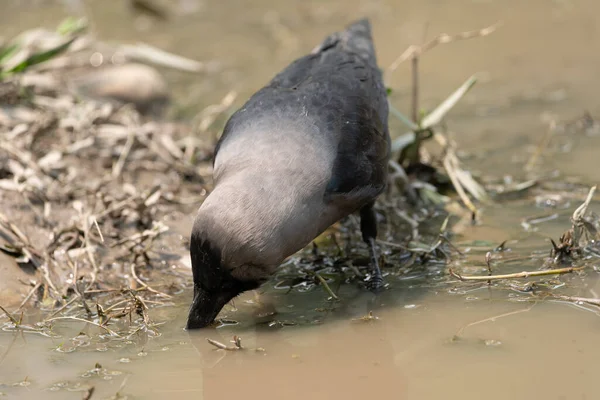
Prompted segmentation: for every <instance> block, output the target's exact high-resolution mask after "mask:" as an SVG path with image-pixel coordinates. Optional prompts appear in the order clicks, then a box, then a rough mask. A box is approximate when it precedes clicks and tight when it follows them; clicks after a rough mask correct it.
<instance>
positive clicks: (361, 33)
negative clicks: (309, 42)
mask: <svg viewBox="0 0 600 400" xmlns="http://www.w3.org/2000/svg"><path fill="white" fill-rule="evenodd" d="M338 45H341V46H342V47H343V48H344V49H345V50H346V51H350V52H352V53H356V54H358V55H359V56H361V57H362V58H364V59H365V60H367V61H369V62H371V63H373V64H375V65H376V64H377V58H376V55H375V46H374V45H373V38H372V36H371V23H370V22H369V20H368V19H367V18H363V19H359V20H357V21H354V22H353V23H351V24H349V25H348V26H346V29H345V30H343V31H341V32H336V33H334V34H332V35H330V36H328V37H327V38H326V39H325V40H324V41H323V43H321V44H320V45H319V46H318V47H317V48H316V49H315V50H313V53H317V52H320V51H324V50H326V49H328V48H331V47H335V46H338Z"/></svg>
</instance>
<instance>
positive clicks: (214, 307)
mask: <svg viewBox="0 0 600 400" xmlns="http://www.w3.org/2000/svg"><path fill="white" fill-rule="evenodd" d="M233 297H234V296H232V295H229V294H228V293H223V292H207V291H206V290H204V289H203V288H202V287H201V286H199V285H194V300H193V302H192V306H191V307H190V313H189V315H188V321H187V325H186V329H200V328H205V327H207V326H209V325H210V324H212V323H213V321H214V320H215V318H217V315H219V312H220V311H221V309H222V308H223V307H224V306H225V304H227V303H229V300H231V299H232V298H233Z"/></svg>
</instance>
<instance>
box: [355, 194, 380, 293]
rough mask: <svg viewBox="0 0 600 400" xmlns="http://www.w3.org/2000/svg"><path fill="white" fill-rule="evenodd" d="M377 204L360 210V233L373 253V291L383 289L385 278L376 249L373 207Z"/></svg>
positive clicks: (370, 284) (375, 222)
mask: <svg viewBox="0 0 600 400" xmlns="http://www.w3.org/2000/svg"><path fill="white" fill-rule="evenodd" d="M374 205H375V203H374V202H373V203H369V204H367V205H366V206H364V207H363V208H361V209H360V231H361V233H362V238H363V241H364V242H365V243H366V244H367V245H368V246H369V250H370V253H371V267H372V269H373V270H372V274H373V277H372V278H371V280H370V282H369V286H370V289H371V290H379V289H381V288H383V276H382V275H381V269H379V261H378V254H377V249H376V248H375V238H377V216H376V215H375V209H374V208H373V206H374Z"/></svg>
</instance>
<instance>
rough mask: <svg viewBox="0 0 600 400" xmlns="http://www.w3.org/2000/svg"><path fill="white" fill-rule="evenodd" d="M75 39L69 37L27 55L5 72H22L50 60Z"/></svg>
mask: <svg viewBox="0 0 600 400" xmlns="http://www.w3.org/2000/svg"><path fill="white" fill-rule="evenodd" d="M75 39H77V37H74V38H71V39H69V40H68V41H67V42H65V43H63V44H61V45H59V46H56V47H54V48H52V49H50V50H47V51H43V52H41V53H36V54H32V55H30V56H29V57H27V59H25V60H24V61H23V62H22V63H19V64H17V65H15V66H14V67H13V68H11V69H10V70H9V71H6V72H8V73H18V72H23V71H25V70H26V69H27V68H29V67H31V66H34V65H37V64H41V63H43V62H46V61H48V60H51V59H53V58H54V57H56V56H58V55H60V54H62V53H64V52H65V51H66V50H67V49H68V48H69V46H71V44H72V43H73V42H74V41H75Z"/></svg>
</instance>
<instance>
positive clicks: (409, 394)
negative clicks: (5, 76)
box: [0, 0, 600, 400]
mask: <svg viewBox="0 0 600 400" xmlns="http://www.w3.org/2000/svg"><path fill="white" fill-rule="evenodd" d="M9 3H10V4H9V5H7V6H6V8H5V10H4V12H2V13H1V15H0V25H1V26H2V27H3V28H2V31H1V32H0V34H1V35H6V36H10V35H12V34H14V33H17V32H19V31H21V30H22V29H24V27H33V26H38V25H43V26H47V27H54V26H56V24H57V23H58V21H60V20H61V19H62V18H63V17H64V16H65V15H66V12H65V9H64V8H63V7H62V6H61V5H59V4H58V3H60V2H51V1H46V2H29V1H28V2H22V3H21V4H19V2H17V1H11V2H9ZM64 3H68V2H64ZM89 3H90V4H89V12H90V13H91V15H92V16H93V22H94V26H95V29H96V30H97V32H98V34H99V35H100V36H101V37H103V38H105V39H118V40H124V39H129V40H131V41H132V42H133V41H138V40H143V41H145V42H147V43H150V44H154V45H157V46H159V47H162V48H165V49H168V50H171V51H174V52H177V53H179V54H182V55H185V56H187V57H191V58H195V59H198V60H203V61H206V60H216V61H218V62H220V63H222V64H223V66H224V69H223V71H222V73H211V74H208V75H200V76H192V75H190V74H181V73H167V78H168V80H169V81H170V82H171V84H172V87H173V90H174V92H175V95H174V98H175V99H176V102H178V103H179V104H178V105H177V106H178V107H181V108H182V109H183V110H187V111H185V112H184V114H185V113H186V112H187V113H188V114H189V113H192V114H193V112H197V111H198V110H200V109H201V108H202V107H204V106H206V105H209V104H212V103H215V102H219V101H220V99H221V98H223V97H224V96H225V94H226V93H227V92H229V91H230V90H237V91H238V92H239V96H238V99H237V100H236V102H237V103H236V104H238V105H239V104H240V102H242V101H243V100H244V99H245V98H246V97H247V96H248V95H249V94H251V93H252V92H253V91H254V90H256V89H258V88H259V87H260V86H261V85H262V84H263V83H264V82H266V80H268V79H269V78H270V77H271V76H272V75H273V74H274V73H276V72H278V71H279V70H280V69H281V68H282V67H284V66H285V65H286V64H287V63H288V62H290V61H291V60H292V59H293V58H295V57H296V56H299V55H301V54H303V53H304V52H306V51H309V50H310V49H311V48H312V47H314V45H315V44H316V43H318V42H319V41H320V40H321V38H322V37H323V36H324V35H326V34H327V33H329V32H331V31H332V30H335V29H339V28H340V27H341V26H343V25H344V24H345V23H346V22H348V21H349V20H351V19H354V18H356V17H358V16H361V15H367V16H369V17H370V18H371V20H372V23H373V25H374V36H375V40H376V46H377V50H378V56H379V60H380V64H381V65H382V66H387V65H389V64H391V62H392V61H393V60H394V59H395V58H396V57H397V56H398V55H399V54H400V53H401V52H402V51H403V50H404V49H405V48H406V47H407V46H408V45H410V44H413V43H418V42H421V41H422V40H423V37H424V31H425V30H427V37H428V38H431V37H432V36H433V35H435V34H437V33H438V32H447V33H454V32H460V31H464V30H471V29H478V28H481V27H483V26H487V25H490V24H492V23H494V22H496V21H498V20H502V21H503V23H504V24H503V27H502V28H501V29H500V30H499V31H497V32H496V33H494V34H493V35H491V36H489V37H486V38H480V39H473V40H470V41H465V42H458V43H453V44H450V45H447V46H442V47H439V48H436V49H435V50H433V51H431V53H429V54H427V55H426V56H425V57H424V58H423V61H422V63H421V64H422V69H421V77H422V90H423V91H422V104H423V107H425V108H431V107H433V106H435V105H436V104H437V103H438V102H439V101H441V100H443V98H444V97H445V96H446V95H447V93H449V92H450V91H451V90H453V89H454V88H456V87H458V86H459V85H460V84H461V83H462V82H463V81H464V79H466V78H467V77H468V76H469V75H470V74H472V73H475V72H478V73H480V77H481V79H480V81H479V83H478V84H477V85H476V86H475V87H474V89H473V90H472V91H471V92H470V93H469V94H468V95H467V96H466V97H465V98H464V101H463V102H462V103H460V104H459V106H457V108H456V109H455V110H454V111H453V112H452V113H451V114H450V116H449V118H448V123H449V126H450V129H451V131H452V132H453V133H454V134H453V137H454V139H455V140H456V141H457V143H458V145H459V148H460V149H461V150H462V151H465V152H466V153H470V154H471V155H472V157H470V158H466V163H467V164H468V166H469V167H470V168H473V170H474V171H476V172H479V173H480V174H481V175H482V176H484V177H492V178H496V179H501V178H502V177H503V176H504V175H514V176H515V180H518V179H521V178H523V176H524V173H523V165H524V164H525V163H526V162H527V160H528V159H529V157H530V155H531V153H532V151H533V149H534V148H535V146H536V145H537V144H538V143H539V142H540V141H541V139H542V137H543V135H544V134H545V132H546V131H547V129H548V124H547V123H546V122H545V121H547V120H548V119H549V118H551V117H552V118H556V120H557V121H566V120H572V119H574V118H577V117H579V116H580V115H582V114H583V111H584V110H588V111H589V112H590V113H591V114H592V115H593V116H596V117H597V116H598V115H600V107H598V100H597V98H598V89H599V88H600V86H599V84H598V77H597V72H598V67H599V66H600V53H598V52H597V51H595V50H594V49H597V48H598V46H599V45H600V32H599V31H598V28H597V17H596V16H597V15H598V13H599V12H600V5H599V4H598V3H597V2H594V1H591V0H589V1H585V0H579V1H576V0H572V1H553V2H548V1H542V0H535V1H529V2H526V3H524V2H519V1H516V0H513V1H503V2H500V1H493V0H490V1H484V0H478V1H475V0H472V1H468V0H456V1H452V2H438V1H434V0H427V1H421V2H412V3H409V2H396V1H392V0H378V1H370V2H366V3H365V2H359V1H355V0H350V1H341V0H336V1H330V2H328V3H327V4H322V3H321V2H318V1H308V2H304V1H299V0H294V1H289V2H285V3H282V2H273V1H264V0H260V1H254V2H252V4H251V5H250V4H249V3H248V4H246V3H242V2H238V1H233V0H227V1H220V2H216V1H197V2H194V1H187V2H186V1H181V2H177V4H178V5H181V7H183V5H187V7H190V5H191V8H192V9H196V11H195V12H192V13H189V14H182V15H178V16H173V17H171V18H170V19H169V20H168V21H166V22H164V23H156V25H152V26H151V27H150V29H149V30H139V27H140V25H139V22H135V21H134V20H132V18H131V15H130V14H129V12H128V11H127V9H126V8H125V7H123V6H121V5H119V4H120V2H117V1H113V0H111V1H108V0H107V1H106V2H89ZM109 4H110V6H109ZM174 4H175V3H174ZM174 7H175V6H174ZM275 32H276V33H277V34H276V33H275ZM409 82H410V79H409V70H408V65H403V66H401V67H400V68H399V69H398V71H397V72H395V73H394V74H393V75H391V76H390V79H389V81H388V84H389V85H390V86H392V87H393V88H394V92H393V94H392V101H393V103H394V104H395V106H396V107H397V108H399V109H402V110H406V109H408V102H409V97H410V96H409V92H410V87H409ZM192 111H193V112H192ZM190 115H191V114H190ZM392 126H393V128H394V131H395V132H403V130H400V127H399V126H398V125H396V124H395V122H394V123H393V125H392ZM552 143H553V144H552V146H553V147H552V146H551V151H549V152H547V153H544V154H543V155H542V159H541V161H542V164H541V167H540V171H541V172H546V173H548V174H549V173H552V172H553V171H558V174H557V175H555V176H554V177H553V178H552V179H551V181H552V182H563V181H567V180H569V181H578V182H580V183H581V185H582V189H581V190H577V191H575V190H570V189H567V190H566V191H564V194H565V196H563V198H565V197H568V196H566V195H571V198H568V201H569V202H568V204H566V205H564V206H562V208H561V207H559V208H556V209H554V208H542V207H540V206H539V205H537V204H536V199H535V196H536V195H539V194H541V193H542V190H541V189H540V188H534V189H532V190H531V191H530V192H529V194H527V195H525V196H523V197H522V198H518V199H513V200H506V201H503V202H501V203H499V204H496V205H494V206H489V207H487V208H485V209H484V210H483V213H482V224H481V225H478V226H474V227H467V228H466V229H465V230H464V231H463V232H462V234H461V235H460V236H457V237H455V238H453V239H452V240H453V243H455V244H456V245H457V246H458V247H459V249H460V250H461V251H463V252H465V254H466V256H465V258H463V259H461V260H459V261H457V263H458V264H457V268H466V269H465V271H467V272H468V273H469V274H481V273H484V272H483V271H484V268H485V263H484V256H485V253H486V252H487V251H488V250H490V249H492V248H494V247H495V246H498V245H499V244H500V243H502V242H503V241H505V240H507V239H508V240H511V242H509V244H508V247H510V254H511V255H521V256H530V255H531V254H538V253H539V254H547V252H548V251H549V250H550V244H549V242H548V238H549V237H552V238H554V239H555V240H556V239H557V238H558V237H560V235H561V234H562V233H563V232H564V230H565V229H566V228H567V227H568V226H569V224H570V222H569V217H570V213H571V212H572V211H573V210H574V209H575V208H576V207H577V206H578V205H579V204H580V203H581V201H582V200H583V199H584V197H585V194H586V190H585V189H584V187H585V186H589V185H591V184H595V183H597V182H598V180H599V178H600V172H598V171H599V170H598V168H595V166H596V164H597V161H596V160H597V148H598V146H600V136H594V135H585V134H582V133H579V134H573V135H569V134H564V135H562V136H560V137H558V138H556V140H555V141H553V142H552ZM561 146H562V147H561ZM591 208H592V209H593V210H595V211H597V212H598V211H600V205H599V204H598V203H597V202H596V203H592V206H591ZM552 213H557V216H556V217H552V218H548V220H545V221H542V222H539V223H538V224H533V225H531V224H530V225H528V226H524V225H523V221H524V219H526V218H527V217H530V216H532V215H549V214H552ZM187 223H188V224H189V222H187ZM171 225H177V224H176V223H171ZM178 226H179V225H178ZM182 226H183V225H182ZM181 230H182V231H183V230H184V229H181ZM537 266H539V264H536V263H535V262H533V261H531V260H529V261H527V260H526V261H524V262H518V261H517V262H514V263H506V264H502V270H501V271H497V270H495V271H494V272H495V273H513V272H520V271H523V270H528V269H529V270H532V269H535V268H537ZM275 281H276V280H274V281H273V282H272V283H271V285H270V286H269V287H268V288H267V293H266V295H265V297H264V298H263V299H262V300H261V301H262V302H264V303H265V304H267V305H269V304H270V305H271V307H272V308H274V309H276V310H277V314H276V315H275V316H269V315H268V313H266V314H267V315H266V316H265V315H264V314H265V313H263V315H259V314H260V310H257V306H256V305H255V304H253V303H256V301H257V300H256V299H255V298H254V296H253V294H252V293H249V294H245V295H244V296H242V297H241V298H239V299H238V300H236V302H235V305H236V307H237V311H235V312H234V311H229V312H228V317H231V319H236V320H239V321H240V323H239V324H237V325H232V326H224V327H222V328H219V329H217V330H206V331H201V332H191V333H188V332H185V331H184V330H183V329H182V328H183V326H184V324H185V318H186V314H187V307H188V304H189V300H190V296H191V295H190V293H185V294H183V295H179V296H177V297H176V298H175V300H174V301H175V303H176V304H177V305H176V306H175V307H161V308H154V309H152V310H151V312H150V316H151V317H152V318H153V319H154V320H156V321H166V323H165V324H164V325H161V326H158V327H156V329H157V331H158V332H159V335H158V336H148V335H146V334H143V333H140V334H139V335H134V336H133V337H131V338H129V339H126V340H121V341H114V340H106V341H96V340H90V341H88V340H87V339H86V337H85V335H83V336H81V335H79V333H80V331H83V332H84V333H85V332H86V330H92V331H93V332H96V330H95V329H97V328H95V327H93V326H86V324H85V323H83V322H82V323H78V322H72V321H70V322H68V323H66V322H65V323H64V324H60V325H58V326H57V329H56V332H57V333H58V334H59V337H52V338H48V337H42V336H40V335H36V334H32V333H25V334H20V333H15V332H0V393H1V394H3V395H5V396H6V398H9V399H10V398H15V399H17V398H18V399H28V398H35V399H39V398H40V397H42V398H45V399H70V398H73V399H80V398H83V396H84V393H85V391H86V390H88V388H90V387H94V388H95V392H94V393H93V395H92V397H91V398H109V397H110V396H115V395H116V394H117V393H120V394H121V395H122V396H126V397H127V398H130V399H131V398H133V399H141V398H143V399H164V398H168V396H178V397H179V398H184V399H187V398H190V399H192V398H193V399H228V398H234V397H242V396H243V397H245V398H251V399H254V398H261V399H262V398H267V399H271V398H273V399H281V398H285V399H306V398H311V399H333V398H341V399H365V398H368V397H373V396H376V397H381V398H396V399H436V398H451V399H453V398H460V399H463V400H468V399H481V398H486V399H507V398H516V399H530V398H545V399H569V400H570V399H593V398H597V397H598V393H600V389H599V388H598V385H597V383H596V382H595V378H596V377H595V368H596V361H597V359H598V358H599V357H600V350H599V349H598V346H597V345H596V343H597V337H598V336H597V335H598V333H599V332H600V319H599V318H598V309H596V308H594V307H592V306H585V305H577V304H572V303H566V302H559V301H546V302H543V303H534V302H531V301H530V297H529V295H528V294H526V293H518V292H517V291H506V290H501V289H499V288H494V287H492V288H491V289H489V288H488V287H487V286H486V285H485V283H484V284H479V285H471V286H469V285H464V284H457V283H456V282H455V281H454V280H452V279H451V278H450V277H449V276H448V274H447V269H446V268H445V267H444V266H436V265H434V266H425V267H419V268H415V269H414V270H411V271H409V272H407V273H406V274H400V275H398V276H397V277H392V278H390V283H391V288H390V290H388V291H387V292H385V293H384V294H382V295H381V296H379V297H374V296H373V295H372V294H371V293H368V292H365V291H364V290H361V289H359V288H357V287H356V286H354V285H344V286H342V287H341V289H340V298H341V300H340V301H339V302H336V303H331V302H329V301H327V293H325V292H324V291H323V290H322V288H321V287H318V286H316V287H313V288H311V289H310V290H306V291H303V290H301V288H296V289H294V290H292V291H291V293H289V294H286V290H284V289H273V288H272V285H273V284H275V283H276V282H275ZM526 281H527V280H524V281H523V282H522V283H525V282H526ZM561 282H564V283H565V284H566V285H565V293H568V294H571V295H576V296H581V297H599V296H600V280H599V279H598V276H597V273H596V272H595V271H593V270H592V269H588V271H587V272H586V273H585V274H584V275H578V274H571V275H568V276H567V275H565V276H563V277H561ZM229 309H230V310H231V308H229ZM267 309H268V308H267ZM369 311H372V312H373V316H374V317H377V318H376V319H375V318H373V319H372V320H369V321H362V320H359V321H356V320H355V319H360V318H361V317H363V316H365V315H368V313H369ZM492 317H498V318H496V319H492ZM273 319H275V320H276V321H278V322H277V323H271V324H270V323H269V321H272V320H273ZM484 320H486V321H484ZM478 321H484V322H481V323H477V324H474V325H469V324H473V323H475V322H478ZM291 323H294V324H291ZM462 328H464V329H462ZM461 329H462V330H461ZM458 332H460V335H459V337H458V338H457V337H456V335H457V333H458ZM233 335H238V336H240V337H241V340H242V346H243V347H244V348H245V349H244V350H239V351H223V350H216V349H215V348H214V347H213V346H211V345H210V344H209V343H208V342H207V341H206V337H209V338H212V339H214V340H218V341H220V342H223V343H225V344H227V345H231V343H229V341H230V340H231V338H232V337H233ZM74 338H75V339H74ZM257 348H262V349H264V350H261V351H256V349H257ZM97 364H98V366H97ZM0 398H3V397H2V396H0ZM121 398H125V397H121Z"/></svg>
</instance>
